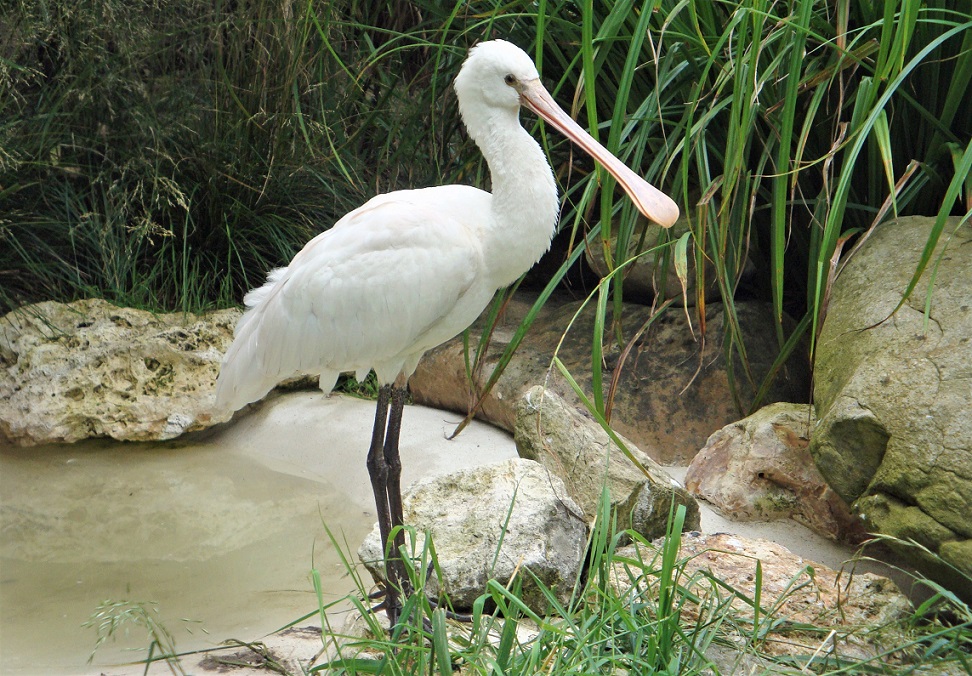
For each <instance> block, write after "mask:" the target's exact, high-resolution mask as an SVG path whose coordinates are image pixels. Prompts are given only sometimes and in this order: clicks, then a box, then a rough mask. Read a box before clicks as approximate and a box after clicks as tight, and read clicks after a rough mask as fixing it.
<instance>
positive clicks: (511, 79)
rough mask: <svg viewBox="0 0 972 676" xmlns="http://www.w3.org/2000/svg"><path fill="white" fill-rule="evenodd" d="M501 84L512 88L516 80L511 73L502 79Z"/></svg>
mask: <svg viewBox="0 0 972 676" xmlns="http://www.w3.org/2000/svg"><path fill="white" fill-rule="evenodd" d="M503 82H505V83H506V84H508V85H509V86H511V87H512V86H513V85H515V84H516V78H515V77H514V76H513V73H507V74H506V77H504V78H503Z"/></svg>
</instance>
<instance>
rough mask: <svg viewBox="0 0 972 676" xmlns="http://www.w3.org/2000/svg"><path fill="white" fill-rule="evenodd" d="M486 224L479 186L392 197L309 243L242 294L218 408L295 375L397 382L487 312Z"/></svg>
mask: <svg viewBox="0 0 972 676" xmlns="http://www.w3.org/2000/svg"><path fill="white" fill-rule="evenodd" d="M488 214H489V194H488V193H485V192H483V191H481V190H477V189H475V188H470V187H466V186H447V187H439V188H427V189H424V190H409V191H399V192H395V193H388V194H386V195H380V196H378V197H376V198H373V199H372V200H370V201H368V202H367V203H365V204H364V205H363V206H361V207H359V208H358V209H356V210H355V211H352V212H351V213H349V214H348V215H347V216H345V217H344V218H342V219H341V220H340V221H339V222H338V223H337V224H335V226H334V227H333V228H331V229H330V230H328V231H326V232H324V233H322V234H320V235H318V236H317V237H315V238H314V239H312V240H311V241H310V242H308V243H307V245H306V246H305V247H304V248H303V249H302V250H301V251H300V252H299V253H298V254H297V255H296V256H295V257H294V259H293V261H291V263H290V265H289V266H287V267H286V268H281V269H279V270H275V271H274V272H272V273H271V274H270V276H269V278H268V281H267V283H266V284H265V285H264V286H262V287H260V288H259V289H255V290H254V291H251V292H250V293H249V294H247V297H246V299H245V301H246V304H247V306H248V309H247V311H246V314H245V315H244V316H243V318H242V319H241V320H240V322H239V324H238V325H237V330H236V337H235V339H234V341H233V344H232V345H231V347H230V349H229V351H228V352H227V353H226V356H225V357H224V360H223V365H222V369H221V371H220V375H219V380H218V383H217V405H218V406H219V407H220V408H226V409H230V410H235V409H237V408H240V407H241V406H243V405H245V404H247V403H249V402H251V401H256V400H258V399H260V398H261V397H263V396H264V395H265V394H266V393H267V392H268V391H269V390H270V389H272V388H273V386H274V385H276V384H277V383H278V382H280V381H281V380H283V379H285V378H288V377H291V376H293V375H297V374H300V373H310V374H321V385H322V388H324V389H327V390H329V389H330V386H332V385H333V382H334V380H335V379H336V378H337V375H338V374H339V373H341V372H343V371H359V372H360V371H366V370H368V369H370V368H372V367H374V368H375V369H376V371H377V372H378V375H379V377H380V378H381V379H382V380H383V381H388V382H390V380H393V379H394V378H395V376H396V375H397V374H398V372H399V371H401V370H402V369H403V367H404V366H405V365H406V363H407V362H411V361H417V359H418V357H419V356H420V355H421V353H422V352H424V351H425V350H427V349H429V348H431V347H433V346H435V345H437V344H439V343H441V342H443V341H445V340H448V339H449V338H451V337H452V336H454V335H456V334H458V333H459V332H461V331H462V330H463V329H465V328H466V326H468V325H469V324H470V323H471V322H472V321H473V320H474V319H475V318H476V317H477V316H478V315H479V313H480V312H481V311H482V309H483V308H484V307H485V306H486V304H487V303H488V302H489V299H490V297H491V296H492V293H493V291H494V289H491V288H489V289H487V288H485V286H488V285H484V284H483V282H484V280H485V275H484V266H483V262H482V249H481V245H480V237H479V236H478V231H479V229H478V228H477V227H475V225H474V223H475V222H476V221H477V218H478V219H482V218H487V217H488ZM477 282H478V283H477ZM410 368H414V364H413V363H411V364H410ZM406 375H408V374H406Z"/></svg>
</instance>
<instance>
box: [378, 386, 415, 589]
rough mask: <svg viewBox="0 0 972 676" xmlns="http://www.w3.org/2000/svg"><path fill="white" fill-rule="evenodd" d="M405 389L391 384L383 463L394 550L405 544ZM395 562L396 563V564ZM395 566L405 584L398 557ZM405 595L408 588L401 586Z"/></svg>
mask: <svg viewBox="0 0 972 676" xmlns="http://www.w3.org/2000/svg"><path fill="white" fill-rule="evenodd" d="M406 393H407V390H406V388H405V386H404V385H402V386H399V385H398V384H397V383H396V384H395V385H393V386H392V391H391V412H390V413H389V417H388V433H387V434H386V435H385V448H384V454H385V464H386V465H387V466H388V482H387V492H388V513H389V516H390V517H391V529H392V530H393V531H394V530H395V529H396V528H398V530H397V532H396V533H395V551H396V552H400V551H401V550H402V547H404V546H405V532H404V530H403V529H402V528H401V526H403V525H404V524H405V515H404V513H403V510H402V460H401V457H400V455H399V451H398V439H399V437H400V436H401V432H402V411H403V410H404V407H405V396H406ZM396 563H397V565H396ZM392 565H393V566H395V567H397V568H398V570H397V571H396V575H397V577H398V582H399V583H401V584H402V585H406V584H407V583H408V580H407V578H406V575H405V570H404V566H403V565H402V562H401V560H400V559H397V560H396V562H393V564H392ZM402 591H403V592H404V593H405V595H406V596H407V595H408V592H409V590H408V589H405V588H404V587H402Z"/></svg>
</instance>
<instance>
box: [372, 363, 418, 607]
mask: <svg viewBox="0 0 972 676" xmlns="http://www.w3.org/2000/svg"><path fill="white" fill-rule="evenodd" d="M406 391H407V390H406V386H405V384H404V382H402V384H401V385H399V384H398V383H396V384H395V385H382V386H381V388H380V389H379V390H378V403H377V406H376V409H375V427H374V430H373V432H372V435H371V448H370V449H369V451H368V475H369V477H370V478H371V489H372V491H373V492H374V494H375V507H376V508H377V510H378V532H379V533H380V534H381V542H382V550H383V551H384V553H385V554H384V557H385V578H386V580H387V583H388V584H387V588H386V590H385V603H384V605H385V610H386V612H387V613H388V619H389V621H390V623H391V626H394V625H395V624H396V623H397V621H398V614H399V612H400V611H401V603H400V597H399V592H401V593H403V594H405V595H408V593H409V589H408V579H407V576H406V575H405V566H404V564H403V563H402V560H401V556H400V552H401V550H402V547H404V546H405V533H404V532H403V530H402V529H401V526H402V525H403V523H404V516H403V514H402V493H401V476H402V462H401V458H400V456H399V449H398V441H399V437H400V435H401V430H402V411H403V409H404V406H405V396H406ZM389 405H390V407H391V412H390V414H389ZM396 529H397V530H396ZM393 530H394V531H395V539H394V542H389V536H390V534H391V532H392V531H393Z"/></svg>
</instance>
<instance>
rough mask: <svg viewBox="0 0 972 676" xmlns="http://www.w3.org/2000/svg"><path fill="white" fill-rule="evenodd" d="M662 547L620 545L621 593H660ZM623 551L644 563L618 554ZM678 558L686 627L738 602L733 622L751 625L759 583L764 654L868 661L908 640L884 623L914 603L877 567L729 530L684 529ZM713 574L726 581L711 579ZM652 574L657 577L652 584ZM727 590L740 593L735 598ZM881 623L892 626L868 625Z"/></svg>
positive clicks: (617, 578)
mask: <svg viewBox="0 0 972 676" xmlns="http://www.w3.org/2000/svg"><path fill="white" fill-rule="evenodd" d="M663 546H664V540H656V541H655V542H654V543H653V545H652V547H645V546H643V545H637V546H636V545H630V546H628V547H624V548H621V549H619V550H618V551H617V558H618V559H619V561H618V562H616V563H615V564H614V566H613V571H612V575H613V579H612V584H614V585H615V587H616V588H617V589H618V591H619V593H621V594H625V593H631V592H632V591H636V592H638V593H649V594H652V595H655V594H657V585H658V581H657V578H656V576H657V572H655V571H657V570H658V565H657V563H658V561H660V558H661V549H662V547H663ZM625 558H626V559H629V560H630V561H636V562H639V563H629V562H624V561H623V560H620V559H625ZM677 559H678V561H679V562H681V564H680V565H681V566H682V568H681V570H680V571H679V572H678V576H679V578H678V583H679V585H680V586H685V587H686V590H687V591H686V593H685V594H684V596H685V598H686V601H685V603H684V605H682V607H681V612H682V623H683V626H685V623H689V624H690V623H692V622H694V621H695V620H696V619H698V618H699V615H700V613H701V614H705V613H706V612H707V609H708V610H712V608H713V607H714V606H719V607H720V608H725V607H726V605H727V604H731V607H732V609H733V612H732V617H733V618H734V619H733V622H735V623H738V624H740V625H741V626H744V627H745V626H747V625H749V626H751V624H752V621H753V609H752V606H751V605H750V603H749V602H747V600H748V599H755V598H757V584H759V590H758V598H759V603H760V607H761V609H762V611H761V616H760V617H759V618H758V620H757V621H758V622H759V623H760V626H761V627H763V628H765V629H766V631H767V633H766V635H765V638H764V639H763V642H762V643H761V644H760V652H762V653H765V654H768V655H802V656H804V657H805V656H809V655H812V654H815V653H816V654H818V655H819V656H821V657H823V656H826V655H835V656H836V655H839V656H840V657H841V658H850V659H857V660H863V659H868V658H874V657H875V656H878V655H881V654H882V653H883V652H884V651H886V650H888V649H890V648H893V647H897V646H899V645H901V642H902V641H903V640H904V637H903V636H901V635H896V633H895V632H893V631H890V629H889V628H887V627H885V626H884V625H888V624H890V623H892V622H894V621H895V620H900V619H901V618H903V617H904V616H906V615H907V614H908V613H909V612H910V610H911V604H910V603H909V601H908V599H907V598H905V596H904V595H903V594H901V592H899V591H898V589H897V587H895V586H894V583H892V582H891V581H890V580H889V579H887V578H884V577H880V576H878V575H874V574H873V573H859V572H855V573H854V574H853V575H851V574H850V573H844V574H841V573H838V572H836V571H834V570H832V569H830V568H828V567H827V566H823V565H821V564H818V563H815V562H813V561H806V560H804V559H802V558H800V557H798V556H796V555H795V554H793V553H791V552H790V551H789V550H788V549H786V548H785V547H783V546H782V545H778V544H776V543H774V542H769V541H768V540H761V539H754V540H749V539H745V538H741V537H738V536H736V535H729V534H725V533H719V534H715V535H703V534H701V533H685V534H683V535H682V543H681V547H680V549H679V553H678V557H677ZM757 564H759V569H757ZM712 579H717V580H720V581H721V582H722V583H724V584H725V585H726V586H725V587H723V586H722V585H721V584H719V585H716V584H713V583H712ZM646 580H649V581H651V582H650V584H649V585H648V586H647V587H646V586H645V581H646ZM729 589H732V590H735V593H736V596H735V597H733V598H732V600H731V601H729V600H728V599H729V598H730V594H732V592H730V591H728V590H729ZM689 594H695V595H696V596H695V598H696V599H697V601H696V602H693V601H691V600H688V599H689V598H692V597H690V596H689ZM744 599H745V600H744ZM717 612H724V611H717ZM747 620H748V622H747ZM801 625H804V626H801ZM878 627H883V628H885V629H887V631H872V632H869V631H868V630H873V629H875V628H878ZM814 628H817V629H814ZM831 629H833V630H834V633H833V634H832V635H830V634H829V630H831ZM818 651H819V652H818Z"/></svg>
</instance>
